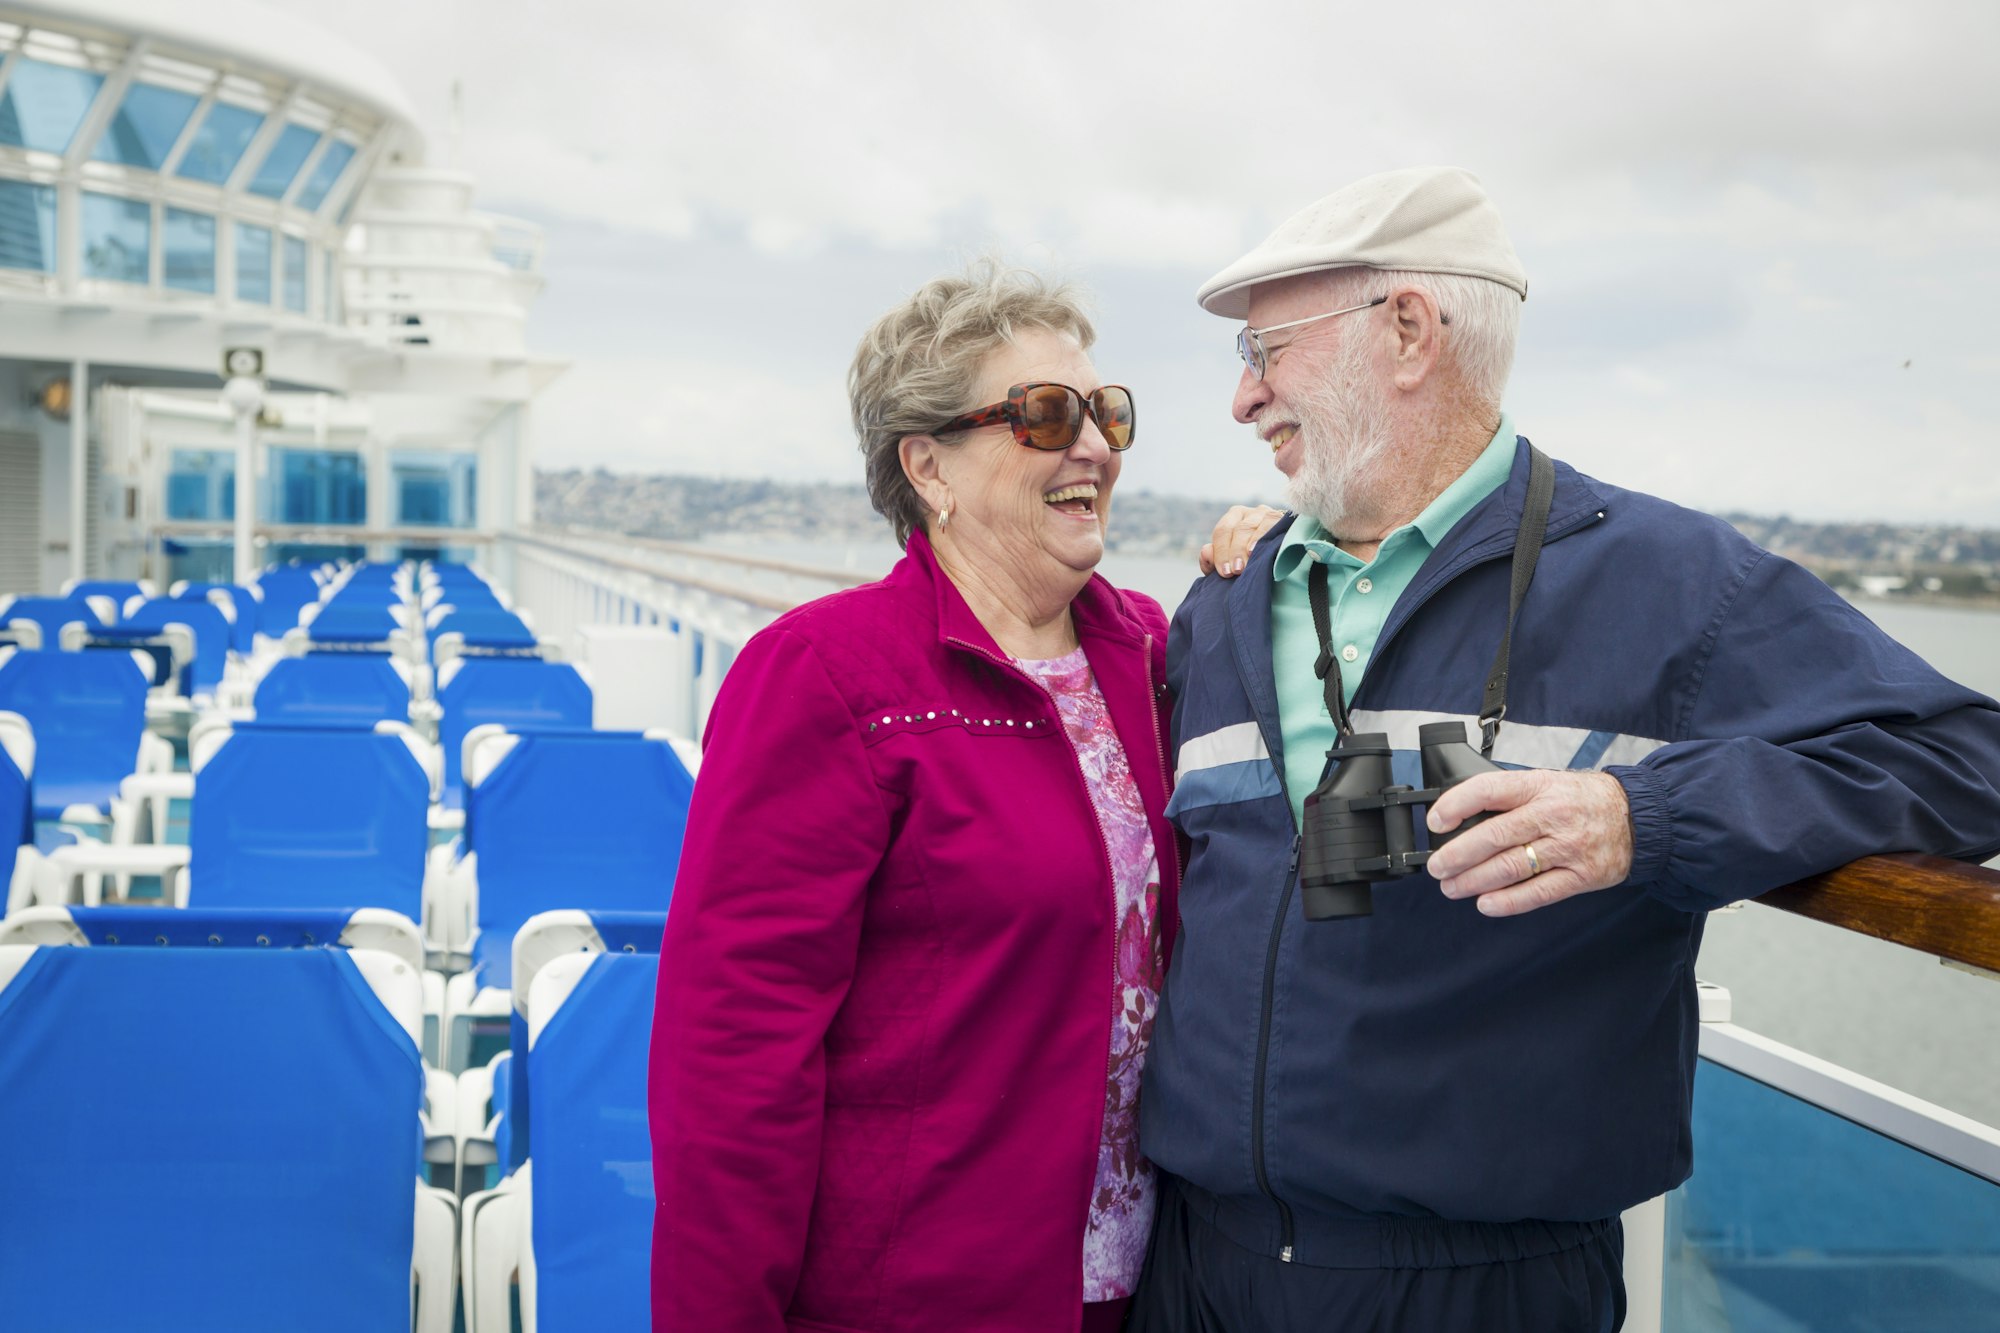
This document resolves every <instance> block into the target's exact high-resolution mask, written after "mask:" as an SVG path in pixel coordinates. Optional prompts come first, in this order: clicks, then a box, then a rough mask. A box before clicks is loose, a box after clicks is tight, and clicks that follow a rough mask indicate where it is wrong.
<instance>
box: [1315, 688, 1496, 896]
mask: <svg viewBox="0 0 2000 1333" xmlns="http://www.w3.org/2000/svg"><path fill="white" fill-rule="evenodd" d="M1417 745H1418V748H1419V750H1420V752H1421V754H1422V757H1423V777H1424V785H1423V786H1422V787H1416V788H1412V787H1404V786H1398V785H1396V782H1395V778H1394V775H1393V774H1392V773H1391V772H1390V766H1389V764H1390V750H1389V737H1388V734H1387V733H1385V732H1379V731H1371V732H1366V733H1363V734H1360V735H1349V736H1348V737H1346V738H1345V739H1344V740H1343V741H1342V742H1341V743H1340V744H1339V745H1337V746H1335V747H1334V748H1333V749H1332V750H1330V751H1329V752H1328V758H1330V759H1332V760H1335V761H1336V762H1335V763H1334V767H1333V771H1332V772H1331V773H1329V774H1327V776H1326V780H1325V781H1323V782H1321V783H1320V784H1319V786H1318V787H1317V788H1315V789H1314V791H1313V794H1312V795H1310V796H1308V797H1306V808H1305V821H1304V827H1303V828H1302V829H1301V831H1300V843H1299V883H1300V885H1301V887H1302V888H1303V890H1304V894H1303V896H1304V905H1305V913H1306V920H1308V921H1330V920H1333V919H1334V918H1337V917H1349V916H1368V915H1370V914H1371V913H1372V912H1374V910H1375V898H1374V891H1373V890H1372V889H1371V888H1370V887H1369V886H1370V885H1371V884H1372V883H1373V882H1374V881H1376V880H1381V879H1397V878H1400V877H1401V876H1404V875H1414V874H1415V873H1416V872H1417V871H1418V870H1419V869H1421V868H1422V867H1423V865H1424V863H1425V862H1426V861H1428V860H1430V855H1431V854H1430V853H1429V852H1427V851H1426V852H1420V851H1418V850H1417V849H1416V824H1415V815H1414V812H1413V811H1412V810H1410V809H1408V808H1407V807H1411V806H1418V805H1429V804H1430V803H1431V802H1432V801H1435V800H1436V799H1437V798H1438V797H1440V796H1442V795H1443V794H1444V792H1445V790H1446V788H1449V787H1453V786H1456V785H1457V784H1459V783H1461V782H1463V781H1465V780H1466V779H1467V778H1469V777H1471V776H1473V775H1474V774H1475V773H1498V772H1501V771H1502V769H1501V768H1500V766H1499V765H1498V764H1495V763H1493V762H1491V761H1490V760H1487V759H1485V758H1484V757H1482V756H1481V755H1480V753H1479V751H1477V750H1475V749H1473V748H1472V746H1471V744H1470V743H1468V742H1467V740H1466V738H1465V724H1464V723H1463V722H1432V723H1429V724H1427V725H1425V726H1422V727H1419V728H1418V729H1417ZM1488 817H1489V815H1488V814H1478V815H1473V816H1472V817H1470V818H1468V819H1467V820H1466V821H1465V822H1464V823H1462V824H1460V825H1459V826H1458V827H1457V828H1455V829H1453V830H1452V831H1451V832H1450V833H1439V834H1433V835H1432V837H1431V841H1432V843H1433V844H1435V845H1437V846H1443V845H1444V844H1445V843H1447V842H1449V841H1451V840H1452V839H1453V838H1455V837H1457V836H1458V835H1459V834H1461V833H1463V832H1465V830H1467V829H1469V828H1471V827H1473V826H1474V825H1475V824H1478V823H1480V822H1481V821H1483V820H1485V819H1487V818H1488Z"/></svg>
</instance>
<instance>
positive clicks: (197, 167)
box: [177, 102, 264, 185]
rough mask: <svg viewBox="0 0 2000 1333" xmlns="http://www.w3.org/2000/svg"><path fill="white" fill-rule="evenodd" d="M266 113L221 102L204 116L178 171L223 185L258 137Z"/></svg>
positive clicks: (195, 178) (213, 183) (194, 178)
mask: <svg viewBox="0 0 2000 1333" xmlns="http://www.w3.org/2000/svg"><path fill="white" fill-rule="evenodd" d="M263 124H264V117H263V116H262V115H260V114H258V113H257V112H255V111H251V110H248V109H246V108H244V107H240V106H232V105H230V104H229V103H227V102H217V103H216V104H215V105H214V106H212V107H210V108H209V109H208V115H206V116H204V117H203V118H202V122H201V128H200V129H198V130H196V131H195V133H194V140H193V142H191V143H190V144H189V145H188V150H187V152H186V153H185V154H183V155H182V157H181V165H180V170H179V172H178V173H177V174H179V175H182V176H185V177H187V178H188V179H189V180H197V181H207V182H208V183H209V184H210V185H221V184H222V183H223V182H225V181H227V180H228V179H229V176H230V173H231V172H233V171H235V170H236V164H237V163H238V162H239V161H241V160H242V157H243V151H244V150H245V149H246V148H248V147H249V146H250V141H251V140H252V139H254V138H256V137H257V131H258V129H260V128H261V127H262V126H263Z"/></svg>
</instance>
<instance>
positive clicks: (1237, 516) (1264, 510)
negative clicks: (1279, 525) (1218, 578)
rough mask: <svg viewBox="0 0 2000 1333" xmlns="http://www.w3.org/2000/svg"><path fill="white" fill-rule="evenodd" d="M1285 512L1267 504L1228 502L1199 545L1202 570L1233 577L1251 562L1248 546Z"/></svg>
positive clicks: (1207, 572) (1254, 542)
mask: <svg viewBox="0 0 2000 1333" xmlns="http://www.w3.org/2000/svg"><path fill="white" fill-rule="evenodd" d="M1284 516H1285V511H1284V510H1282V509H1273V508H1271V506H1269V505H1255V506H1251V505H1231V506H1230V507H1229V512H1228V513H1226V514H1224V515H1223V516H1222V517H1221V518H1220V519H1218V520H1217V521H1216V524H1215V532H1214V534H1213V535H1212V536H1210V538H1209V539H1208V541H1207V542H1205V543H1204V544H1203V545H1202V548H1201V572H1202V573H1204V574H1220V575H1222V577H1224V578H1226V579H1233V578H1235V577H1236V576H1237V575H1238V574H1241V573H1242V572H1243V568H1244V566H1245V565H1247V564H1249V563H1250V548H1251V547H1253V546H1255V545H1256V544H1257V539H1258V538H1259V537H1262V536H1263V535H1264V534H1265V533H1266V532H1269V531H1270V530H1271V525H1272V524H1273V523H1276V522H1277V521H1278V520H1279V519H1281V518H1283V517H1284Z"/></svg>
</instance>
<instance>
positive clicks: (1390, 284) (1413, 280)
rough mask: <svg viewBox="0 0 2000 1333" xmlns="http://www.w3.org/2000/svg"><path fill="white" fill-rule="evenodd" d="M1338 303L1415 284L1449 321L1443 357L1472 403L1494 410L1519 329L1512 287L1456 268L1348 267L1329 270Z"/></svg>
mask: <svg viewBox="0 0 2000 1333" xmlns="http://www.w3.org/2000/svg"><path fill="white" fill-rule="evenodd" d="M1328 276H1329V277H1330V278H1331V279H1332V280H1333V281H1332V282H1331V283H1330V290H1331V294H1332V296H1333V298H1334V300H1335V303H1336V304H1337V305H1346V304H1349V303H1359V302H1361V301H1372V300H1374V299H1375V298H1376V297H1377V296H1381V295H1384V294H1385V293H1387V292H1389V291H1391V290H1393V289H1395V288H1397V287H1404V286H1408V287H1420V288H1422V289H1423V290H1424V291H1427V292H1429V293H1430V294H1431V296H1432V297H1433V298H1435V299H1436V301H1437V303H1438V309H1439V310H1440V311H1441V312H1442V313H1443V314H1444V316H1445V318H1446V319H1448V320H1449V321H1450V323H1449V324H1447V325H1446V326H1445V333H1444V357H1445V363H1446V364H1447V365H1449V366H1452V367H1453V368H1455V370H1456V371H1457V374H1458V378H1459V381H1460V383H1461V384H1462V385H1463V386H1464V388H1465V391H1466V393H1468V394H1469V395H1470V396H1471V397H1472V398H1473V400H1474V401H1475V403H1476V404H1477V405H1478V406H1480V407H1482V408H1486V409H1490V410H1491V412H1492V413H1494V414H1496V415H1497V414H1498V413H1499V411H1500V408H1501V407H1502V406H1503V404H1502V402H1501V399H1502V397H1503V396H1504V395H1505V394H1506V392H1507V377H1508V376H1509V375H1511V374H1512V373H1513V371H1514V344H1515V341H1516V339H1517V338H1518V337H1519V335H1520V331H1521V296H1520V293H1518V292H1516V291H1514V290H1513V289H1512V288H1511V287H1505V286H1502V285H1501V284H1500V283H1497V282H1493V281H1490V280H1489V279H1486V278H1472V277H1466V276H1464V275H1462V274H1458V273H1415V272H1405V271H1403V270H1401V269H1372V268H1363V267H1358V266H1357V267H1351V268H1342V269H1335V270H1332V271H1331V272H1330V273H1329V275H1328Z"/></svg>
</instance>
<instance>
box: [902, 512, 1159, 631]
mask: <svg viewBox="0 0 2000 1333" xmlns="http://www.w3.org/2000/svg"><path fill="white" fill-rule="evenodd" d="M887 581H888V582H890V583H894V584H901V585H904V586H907V587H910V588H912V589H916V588H923V587H926V586H928V587H929V588H930V589H931V592H932V594H933V597H934V599H935V608H936V615H937V627H938V640H939V642H941V643H948V644H950V643H956V644H966V645H970V646H971V647H973V648H975V649H977V650H979V651H981V652H984V653H987V654H990V655H994V656H998V657H1001V658H1005V657H1006V656H1007V652H1006V651H1005V650H1004V649H1002V648H1001V647H1000V645H999V644H998V643H996V642H995V641H994V638H993V635H992V632H991V631H989V630H988V629H987V628H986V626H985V625H984V624H982V623H981V622H980V619H979V617H978V616H977V615H975V614H973V610H972V608H971V607H970V606H968V605H967V604H966V601H965V595H964V594H963V593H961V592H959V590H958V585H957V584H956V583H953V582H952V581H951V576H950V575H948V574H946V573H945V571H944V567H943V566H942V565H940V564H939V563H938V558H937V552H936V551H935V550H934V549H932V547H931V543H930V538H929V537H927V536H925V535H924V533H923V531H922V530H921V529H919V530H918V531H916V532H912V533H911V534H910V541H909V544H908V545H907V546H906V547H904V548H903V558H902V560H901V561H899V562H898V563H897V565H896V568H895V569H894V570H892V571H890V574H889V578H888V580H887ZM1070 614H1071V615H1072V616H1073V617H1074V618H1075V621H1076V632H1077V637H1078V638H1079V639H1081V640H1083V641H1085V642H1086V643H1088V642H1090V641H1091V640H1095V639H1115V640H1119V641H1121V642H1123V643H1127V644H1131V645H1134V646H1136V645H1138V644H1139V643H1140V642H1141V641H1142V640H1143V639H1144V637H1145V630H1144V629H1143V627H1142V626H1140V624H1139V623H1138V621H1136V620H1135V619H1134V618H1133V617H1132V615H1131V613H1130V612H1129V611H1127V610H1126V609H1125V603H1124V599H1123V598H1122V597H1121V596H1119V594H1118V590H1117V589H1115V588H1113V587H1112V586H1111V585H1110V584H1109V583H1107V582H1106V581H1105V579H1104V576H1103V575H1101V574H1092V575H1091V576H1090V581H1089V582H1088V583H1086V584H1084V585H1083V590H1082V591H1081V592H1079V593H1077V595H1076V599H1075V600H1074V601H1072V602H1071V603H1070Z"/></svg>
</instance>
